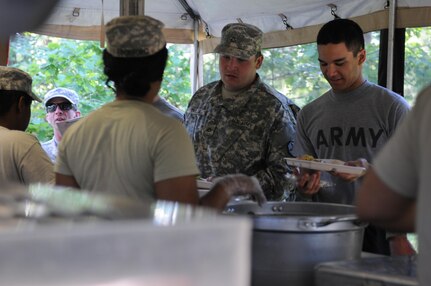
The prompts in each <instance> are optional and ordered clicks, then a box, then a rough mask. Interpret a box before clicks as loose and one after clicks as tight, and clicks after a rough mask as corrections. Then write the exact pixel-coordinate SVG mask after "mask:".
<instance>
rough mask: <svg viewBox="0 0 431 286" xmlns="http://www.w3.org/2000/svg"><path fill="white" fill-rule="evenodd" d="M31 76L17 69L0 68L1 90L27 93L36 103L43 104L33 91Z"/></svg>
mask: <svg viewBox="0 0 431 286" xmlns="http://www.w3.org/2000/svg"><path fill="white" fill-rule="evenodd" d="M32 82H33V80H32V79H31V76H30V75H29V74H28V73H26V72H24V71H22V70H20V69H17V68H12V67H5V66H0V90H16V91H23V92H25V93H27V94H28V95H29V96H30V97H31V98H33V99H34V100H36V101H39V102H42V100H41V99H40V98H39V97H37V96H36V95H35V94H34V93H33V91H32V90H31V85H32Z"/></svg>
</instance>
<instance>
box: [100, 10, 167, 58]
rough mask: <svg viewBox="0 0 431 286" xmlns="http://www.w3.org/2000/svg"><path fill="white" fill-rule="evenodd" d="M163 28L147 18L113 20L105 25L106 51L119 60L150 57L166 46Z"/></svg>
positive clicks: (135, 17) (157, 22)
mask: <svg viewBox="0 0 431 286" xmlns="http://www.w3.org/2000/svg"><path fill="white" fill-rule="evenodd" d="M163 26H164V25H163V23H162V22H160V21H159V20H156V19H154V18H151V17H149V16H120V17H117V18H114V19H112V20H111V21H109V22H108V23H107V24H106V29H105V33H106V41H107V45H106V49H107V51H108V52H109V53H110V54H111V55H113V56H114V57H120V58H135V57H147V56H151V55H153V54H155V53H157V52H158V51H160V50H161V49H162V48H163V47H164V46H165V45H166V40H165V36H164V35H163V32H162V28H163Z"/></svg>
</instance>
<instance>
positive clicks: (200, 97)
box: [185, 75, 298, 200]
mask: <svg viewBox="0 0 431 286" xmlns="http://www.w3.org/2000/svg"><path fill="white" fill-rule="evenodd" d="M222 84H223V83H222V82H221V81H216V82H212V83H210V84H208V85H206V86H204V87H202V88H200V89H199V90H198V91H197V92H196V93H195V95H194V96H193V97H192V99H191V101H190V103H189V106H188V108H187V111H186V113H185V125H186V128H187V131H188V133H189V135H190V136H191V138H192V140H193V145H194V148H195V152H196V158H197V163H198V167H199V169H200V171H201V175H202V177H204V178H205V177H209V176H221V175H225V174H234V173H243V174H246V175H249V176H252V175H253V176H256V177H257V179H258V180H259V182H260V184H261V186H262V189H263V190H264V192H265V195H266V197H267V199H269V200H281V199H284V195H285V194H284V189H285V188H286V186H287V185H288V184H287V182H286V178H285V174H286V173H287V172H290V169H289V167H288V166H287V165H286V163H285V162H284V160H283V158H285V157H292V155H291V150H292V146H293V140H294V138H295V128H296V119H295V114H296V111H297V109H298V107H297V106H296V105H294V104H293V102H292V101H290V100H289V99H288V98H287V97H285V96H284V95H282V94H281V93H279V92H277V91H276V90H274V89H273V88H271V87H269V86H268V85H266V84H265V83H263V82H262V81H261V80H260V78H259V76H258V75H257V79H256V80H255V82H254V83H253V84H252V86H251V87H250V88H249V89H247V90H245V91H244V92H242V93H241V94H240V95H238V96H237V97H236V98H233V99H232V98H229V99H224V98H223V97H222Z"/></svg>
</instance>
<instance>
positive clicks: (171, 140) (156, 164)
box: [55, 100, 199, 200]
mask: <svg viewBox="0 0 431 286" xmlns="http://www.w3.org/2000/svg"><path fill="white" fill-rule="evenodd" d="M55 172H57V173H60V174H63V175H69V176H73V177H74V178H75V179H76V181H77V182H78V184H79V186H80V187H81V189H84V190H89V191H93V190H95V191H100V192H106V193H119V194H126V195H128V196H131V197H136V198H141V199H144V200H146V199H154V198H155V191H154V182H158V181H161V180H166V179H170V178H175V177H181V176H188V175H198V174H199V170H198V168H197V166H196V159H195V155H194V150H193V145H192V143H191V140H190V138H189V136H188V134H187V132H186V130H185V128H184V127H183V125H182V124H181V122H179V121H178V120H176V119H173V118H171V117H168V116H165V115H163V114H162V113H161V112H159V111H158V110H157V109H155V108H154V107H153V106H152V105H150V104H147V103H144V102H141V101H135V100H116V101H114V102H111V103H108V104H106V105H105V106H103V107H102V108H100V109H99V110H96V111H94V112H93V113H91V114H90V115H88V116H86V117H84V118H83V119H81V120H80V121H79V122H77V123H76V124H74V125H73V126H71V127H70V128H69V130H68V131H67V132H66V134H65V135H64V137H63V138H62V140H61V142H60V145H59V148H58V154H57V162H56V166H55ZM172 191H173V192H175V190H172Z"/></svg>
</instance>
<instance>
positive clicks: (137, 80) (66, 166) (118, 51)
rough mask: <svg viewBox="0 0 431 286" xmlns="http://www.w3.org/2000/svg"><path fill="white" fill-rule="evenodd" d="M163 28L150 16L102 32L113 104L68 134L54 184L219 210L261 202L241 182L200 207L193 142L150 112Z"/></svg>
mask: <svg viewBox="0 0 431 286" xmlns="http://www.w3.org/2000/svg"><path fill="white" fill-rule="evenodd" d="M162 27H163V24H162V23H161V22H160V21H158V20H156V19H154V18H151V17H147V16H122V17H117V18H114V19H113V20H111V21H110V22H109V23H107V24H106V39H107V47H106V49H105V50H104V51H103V63H104V72H105V74H106V76H107V78H108V81H107V84H108V86H109V87H110V88H112V89H113V90H114V91H115V100H114V101H112V102H110V103H107V104H105V105H104V106H102V108H100V109H98V110H95V111H93V112H92V113H91V114H89V115H88V116H86V117H85V118H82V119H81V120H79V121H78V122H77V123H76V124H74V125H73V126H71V127H70V128H69V130H68V132H67V133H66V134H65V136H64V137H63V139H62V141H61V142H60V145H59V149H58V157H57V162H56V166H55V172H56V183H57V184H58V185H65V186H71V187H76V188H82V189H85V190H91V191H96V192H105V193H120V194H123V195H127V196H129V197H132V198H135V199H141V200H145V201H148V200H153V199H160V200H170V201H178V202H183V203H190V204H197V203H201V204H202V205H207V206H212V207H215V208H221V209H222V208H224V206H225V204H226V203H227V202H228V201H229V199H230V197H231V196H232V195H233V194H238V195H242V194H244V193H245V194H250V193H252V194H256V195H259V194H260V198H259V197H258V199H261V201H263V200H264V198H262V197H263V194H262V190H261V189H260V187H259V184H257V183H255V180H253V178H249V177H247V176H244V175H242V176H239V175H237V176H229V177H225V178H222V179H220V180H218V181H217V182H216V183H215V185H214V187H213V188H212V189H211V191H210V192H209V193H208V195H207V196H205V197H203V198H201V199H200V201H199V197H198V192H197V187H196V176H197V175H199V170H198V168H197V166H196V160H195V156H194V152H193V146H192V143H191V141H190V138H189V136H188V134H187V132H186V130H185V128H184V126H183V125H182V123H181V122H180V121H178V120H177V119H174V118H172V117H169V116H166V115H164V114H162V113H161V112H160V111H159V110H157V109H156V108H155V107H154V106H153V102H154V99H155V97H156V96H157V94H158V91H159V89H160V86H161V83H162V79H163V73H164V69H165V65H166V61H167V57H168V50H167V48H166V41H165V38H164V35H163V32H162ZM111 82H113V83H114V86H113V87H112V86H111V85H110V83H111Z"/></svg>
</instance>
